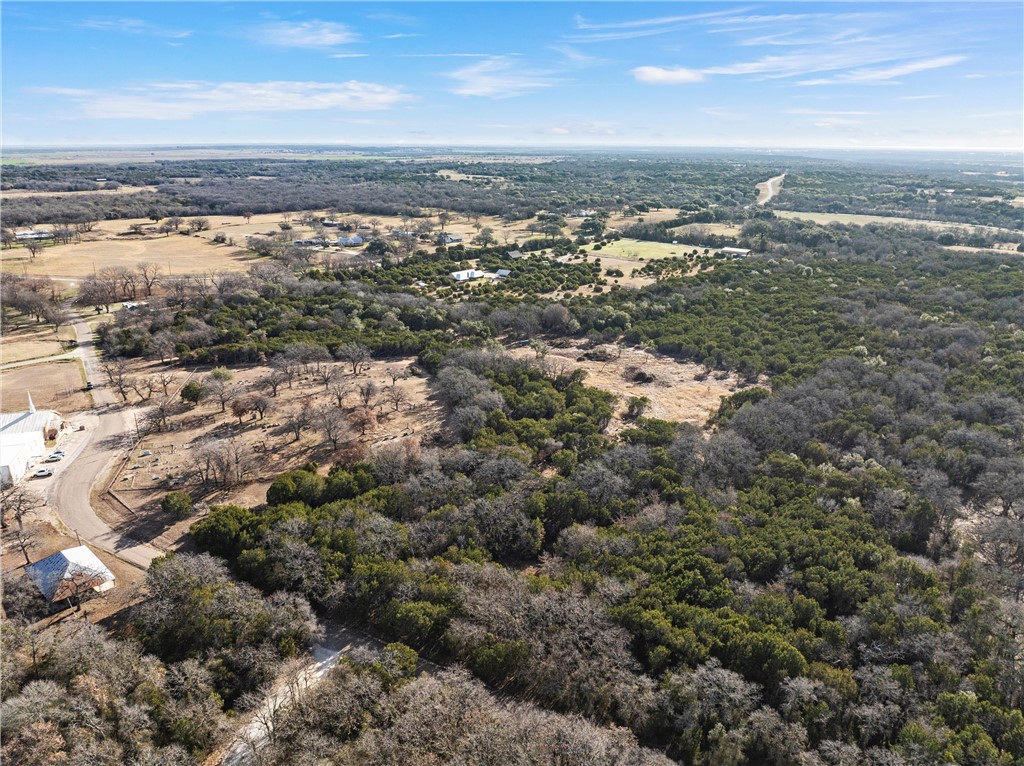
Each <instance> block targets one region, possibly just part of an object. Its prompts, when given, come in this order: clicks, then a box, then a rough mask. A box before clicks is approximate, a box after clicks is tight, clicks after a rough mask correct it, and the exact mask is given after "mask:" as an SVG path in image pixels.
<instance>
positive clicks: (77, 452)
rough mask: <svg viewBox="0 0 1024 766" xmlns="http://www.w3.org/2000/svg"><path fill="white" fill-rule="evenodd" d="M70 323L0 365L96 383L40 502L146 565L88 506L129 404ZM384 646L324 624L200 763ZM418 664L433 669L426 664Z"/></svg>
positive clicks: (116, 453) (248, 753) (89, 336)
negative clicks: (76, 367) (68, 337)
mask: <svg viewBox="0 0 1024 766" xmlns="http://www.w3.org/2000/svg"><path fill="white" fill-rule="evenodd" d="M74 328H75V335H76V337H77V339H78V345H77V347H76V349H75V350H74V351H73V352H71V353H67V354H58V355H55V356H52V357H46V358H43V359H31V360H26V361H24V362H12V363H10V364H6V365H3V366H2V368H3V369H7V368H12V367H23V366H27V365H32V364H40V363H43V362H49V361H56V360H58V359H79V360H81V362H82V365H83V366H84V367H85V373H86V379H87V380H89V381H90V382H92V383H93V385H94V386H95V388H93V390H92V395H93V402H94V405H93V408H92V410H91V411H87V412H83V413H79V414H77V415H76V416H75V422H76V423H79V424H81V425H84V426H85V430H84V431H77V432H74V433H72V434H69V436H68V437H65V438H66V440H67V446H66V447H65V449H66V450H67V456H66V457H65V458H64V460H62V461H61V462H60V463H59V464H58V466H59V467H58V469H57V470H56V471H54V475H53V478H52V479H50V480H49V483H48V484H47V486H46V490H45V492H44V499H45V500H46V502H47V504H48V505H50V506H51V507H52V508H53V509H54V511H55V512H56V514H57V517H58V518H59V519H60V520H61V522H62V523H63V524H64V525H66V526H67V527H68V528H69V529H71V530H72V531H74V532H76V533H77V534H78V535H79V536H80V537H81V539H82V541H83V542H87V543H89V544H90V545H93V546H95V547H96V548H99V549H101V550H104V551H107V552H108V553H112V554H114V555H115V556H117V557H119V558H121V559H122V560H124V561H126V562H128V563H131V564H134V565H136V566H138V567H140V568H142V569H147V568H148V567H149V565H150V564H151V563H152V561H153V559H155V558H158V557H159V556H163V555H164V553H165V551H162V550H160V549H158V548H155V547H154V546H152V545H148V544H147V543H141V542H138V541H137V540H133V539H131V538H130V537H127V536H126V535H123V534H121V533H119V532H118V531H117V530H115V529H112V528H111V527H110V525H108V524H107V523H106V522H105V521H103V519H101V518H100V517H99V516H98V515H97V514H96V512H95V511H94V510H93V508H92V505H91V503H90V498H91V495H92V490H93V487H94V486H95V485H96V484H97V482H100V481H102V480H103V478H104V477H105V476H106V475H107V473H108V471H109V470H110V467H111V466H112V465H113V464H114V463H115V462H116V461H118V460H122V459H124V457H125V451H126V450H127V449H129V448H130V447H131V446H132V443H133V433H132V430H133V428H132V425H131V424H130V423H129V417H130V415H131V410H130V408H127V407H124V406H123V405H119V404H118V402H117V401H116V398H115V395H114V392H113V391H112V390H111V389H110V387H109V386H107V385H106V383H105V382H104V379H105V375H104V373H103V370H102V369H101V367H100V361H99V357H98V354H97V349H96V344H95V342H94V340H93V332H92V329H91V328H90V327H89V325H88V324H87V323H86V322H85V320H84V319H82V318H80V317H79V318H78V319H76V320H75V323H74ZM383 646H384V644H383V643H382V642H380V641H378V640H376V639H374V638H373V637H371V636H369V635H366V634H365V633H361V632H360V631H357V630H353V629H350V628H346V627H344V626H340V625H329V626H328V630H327V634H326V635H325V636H324V638H323V639H322V640H321V641H320V643H318V644H317V645H315V646H313V647H312V649H311V656H310V657H309V658H308V659H307V660H306V661H305V664H303V665H302V666H300V667H299V668H297V669H295V670H294V671H293V672H290V673H287V674H285V675H284V677H283V678H282V679H280V680H279V681H278V683H277V684H276V685H275V686H274V687H273V688H272V689H271V690H270V691H269V692H268V693H267V697H266V699H265V700H264V702H263V704H262V705H260V707H259V708H258V709H257V710H256V711H254V712H253V713H252V715H251V716H250V717H249V719H248V721H247V722H246V723H245V725H243V726H242V727H241V729H240V730H239V731H238V732H237V733H236V734H235V736H234V738H233V739H232V740H231V741H230V742H229V743H228V744H227V745H226V747H224V748H223V749H222V750H221V751H219V752H216V753H214V754H212V755H211V756H210V758H208V759H207V761H206V763H208V764H223V765H224V766H244V765H246V764H251V763H253V762H254V761H255V760H256V758H255V755H256V752H257V751H258V750H260V749H261V748H262V747H264V746H265V745H266V744H267V743H268V741H269V738H270V736H271V733H272V729H273V720H274V717H275V715H276V713H277V711H279V710H280V709H281V708H283V707H285V706H287V705H288V704H289V703H291V701H292V700H293V699H295V697H296V696H298V695H301V694H302V693H304V692H305V691H306V690H307V689H309V688H310V687H312V686H315V685H316V684H317V683H319V681H320V680H322V679H323V678H324V676H325V675H326V674H327V672H328V671H329V670H330V669H331V668H332V667H333V666H334V665H335V664H336V663H337V662H338V660H339V659H341V658H342V657H345V656H355V657H358V658H370V657H372V656H374V655H376V654H377V653H379V651H380V650H381V649H382V648H383ZM421 665H424V666H430V667H432V665H431V664H430V663H427V662H425V661H424V662H422V663H421Z"/></svg>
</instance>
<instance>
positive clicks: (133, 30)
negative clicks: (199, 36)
mask: <svg viewBox="0 0 1024 766" xmlns="http://www.w3.org/2000/svg"><path fill="white" fill-rule="evenodd" d="M78 26H79V27H80V28H82V29H97V30H100V31H103V32H121V33H124V34H130V35H152V36H154V37H173V38H181V37H189V36H190V35H191V34H192V32H190V31H187V30H179V29H164V28H162V27H158V26H154V25H153V24H150V23H149V22H148V21H142V20H141V19H86V20H85V21H83V22H81V23H80V24H79V25H78Z"/></svg>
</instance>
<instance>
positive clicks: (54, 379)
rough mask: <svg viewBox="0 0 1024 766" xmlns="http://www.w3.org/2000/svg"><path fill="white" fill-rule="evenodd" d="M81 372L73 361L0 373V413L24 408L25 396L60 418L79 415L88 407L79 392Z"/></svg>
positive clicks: (84, 395)
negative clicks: (54, 411)
mask: <svg viewBox="0 0 1024 766" xmlns="http://www.w3.org/2000/svg"><path fill="white" fill-rule="evenodd" d="M84 385H85V372H84V371H83V369H82V363H81V362H80V361H78V360H77V359H67V360H61V361H56V362H43V363H41V364H32V365H26V366H24V367H13V368H11V369H7V370H0V411H3V412H19V411H21V410H24V409H25V408H26V407H27V406H28V395H29V394H31V395H32V402H33V404H35V406H36V409H40V410H56V411H57V412H59V413H61V414H62V415H65V416H66V415H70V414H71V413H73V412H80V411H81V410H84V409H86V408H87V407H90V406H91V405H92V397H91V395H90V394H88V393H86V392H85V391H83V390H82V387H83V386H84Z"/></svg>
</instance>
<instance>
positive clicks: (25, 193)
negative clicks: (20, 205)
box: [0, 186, 158, 199]
mask: <svg viewBox="0 0 1024 766" xmlns="http://www.w3.org/2000/svg"><path fill="white" fill-rule="evenodd" d="M157 190H158V187H156V186H120V187H118V188H117V189H93V190H87V191H59V192H54V191H32V190H31V189H6V190H5V191H4V192H3V193H2V194H0V199H17V198H18V197H54V198H58V199H59V198H61V197H76V196H80V195H83V194H84V195H90V194H102V195H111V194H140V193H141V192H146V191H151V192H155V191H157Z"/></svg>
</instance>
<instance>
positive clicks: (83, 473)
mask: <svg viewBox="0 0 1024 766" xmlns="http://www.w3.org/2000/svg"><path fill="white" fill-rule="evenodd" d="M75 333H76V335H77V336H78V347H77V348H76V349H75V352H74V353H73V354H71V355H70V356H73V357H77V358H79V359H81V361H82V364H83V365H84V366H85V373H86V378H87V379H88V380H89V381H91V382H92V383H93V384H94V385H95V386H96V388H95V389H93V392H92V394H93V401H94V402H95V406H94V407H93V409H92V411H91V412H86V413H82V414H81V415H78V416H76V417H75V422H76V423H79V424H80V425H84V426H85V431H84V432H80V433H78V434H75V436H76V437H79V438H76V439H75V442H76V443H75V446H74V447H72V449H71V451H70V452H69V454H68V455H67V456H66V457H65V458H64V460H62V461H61V462H60V463H58V464H57V466H58V468H57V470H55V471H54V475H53V478H52V479H51V480H50V482H49V484H48V485H47V487H46V490H45V492H44V495H43V497H44V499H45V500H46V502H47V504H49V505H50V506H52V507H53V508H54V510H55V511H56V513H57V517H58V518H59V519H60V520H61V522H63V523H64V524H65V526H67V527H68V528H69V529H71V530H73V531H75V532H77V533H78V535H79V536H80V537H81V538H82V540H84V541H85V542H88V543H89V544H91V545H94V546H96V547H97V548H100V549H101V550H105V551H107V552H109V553H113V554H115V555H116V556H119V557H120V558H122V559H124V560H125V561H127V562H129V563H131V564H135V565H137V566H140V567H142V568H143V569H145V568H146V567H148V566H149V564H150V562H152V561H153V559H155V558H157V557H158V556H163V555H164V551H161V550H159V549H158V548H154V547H153V546H151V545H146V544H145V543H140V542H138V541H136V540H132V539H131V538H129V537H126V536H124V535H122V534H120V533H119V532H117V531H116V530H113V529H111V528H110V526H109V525H108V524H107V523H106V522H104V521H103V520H102V519H101V518H100V517H99V516H97V515H96V512H95V511H94V510H93V509H92V505H91V504H90V500H89V499H90V495H91V493H92V488H93V485H94V484H96V482H98V481H102V480H103V478H104V477H105V476H106V475H107V471H108V470H109V468H110V466H111V465H112V464H113V463H114V462H115V461H116V460H119V459H121V458H123V457H124V450H125V449H126V448H127V447H128V446H130V444H131V439H132V435H131V433H132V432H131V430H130V426H129V424H128V422H127V421H128V417H129V413H128V411H127V410H122V409H119V408H118V407H117V406H116V405H115V402H114V395H113V392H112V391H110V390H109V388H108V387H107V386H106V385H103V384H102V380H103V373H102V370H101V369H100V363H99V359H98V358H97V355H96V347H95V343H94V342H93V334H92V330H91V329H90V328H89V326H88V325H87V324H86V323H85V322H84V321H83V320H82V319H78V320H77V321H76V322H75Z"/></svg>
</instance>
